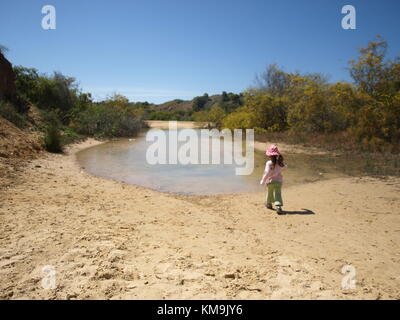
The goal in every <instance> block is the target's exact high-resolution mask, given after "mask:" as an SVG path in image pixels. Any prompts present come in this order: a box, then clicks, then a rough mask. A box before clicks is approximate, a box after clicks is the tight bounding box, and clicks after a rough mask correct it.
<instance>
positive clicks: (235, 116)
mask: <svg viewBox="0 0 400 320" xmlns="http://www.w3.org/2000/svg"><path fill="white" fill-rule="evenodd" d="M387 47H388V44H387V43H386V41H384V40H383V39H381V38H379V37H378V38H377V39H376V40H375V41H372V42H370V43H369V44H368V46H367V47H365V48H361V49H360V50H359V56H358V58H357V59H355V60H354V61H350V63H349V65H348V70H349V73H350V76H351V78H352V80H353V81H352V82H344V81H340V82H335V83H332V82H330V81H329V78H328V77H327V76H325V75H323V74H321V73H306V74H303V73H300V72H294V73H292V72H286V71H284V69H282V68H280V67H278V66H277V65H276V64H272V65H270V66H268V67H267V69H266V71H265V72H263V73H261V74H260V75H259V76H258V77H257V79H256V85H254V86H253V87H251V88H249V89H248V90H246V91H245V92H241V93H231V92H222V93H221V94H217V95H208V94H207V93H205V94H204V95H201V96H198V97H195V98H194V99H192V100H180V99H175V100H172V101H168V102H165V103H162V104H159V105H155V104H151V103H149V102H131V101H129V100H128V99H127V98H126V97H124V96H122V95H119V94H114V95H112V96H110V97H108V98H107V99H105V100H103V101H94V100H93V99H92V96H91V94H90V93H86V92H83V91H82V90H81V89H80V88H79V86H78V84H77V82H76V80H75V79H74V78H72V77H68V76H65V75H63V74H61V73H59V72H54V73H53V74H50V75H49V74H42V73H40V72H39V71H38V70H36V69H33V68H26V67H23V66H14V67H13V66H12V65H11V63H10V62H8V60H7V59H6V58H5V57H4V54H3V53H4V52H6V48H4V47H2V48H1V51H2V53H0V62H1V63H0V116H1V117H3V118H4V119H7V120H8V121H10V122H12V123H13V124H14V125H15V126H17V127H18V128H20V129H29V130H30V131H35V132H37V133H38V136H39V137H40V139H41V143H42V144H43V146H44V147H45V148H46V149H47V150H48V151H53V152H61V151H62V146H63V145H64V144H66V143H69V142H71V141H76V140H78V139H82V138H85V137H96V138H110V137H123V136H134V135H136V134H137V133H138V131H139V130H140V129H141V128H143V127H145V122H144V120H178V121H179V120H184V121H201V122H211V123H213V124H214V125H215V126H216V127H218V128H229V129H235V128H243V129H249V128H251V129H255V131H256V134H257V137H258V138H259V139H266V136H268V138H269V139H271V138H273V139H275V140H279V139H281V140H284V141H287V142H291V143H302V144H309V145H310V144H312V145H316V146H322V147H324V148H326V149H337V148H339V149H342V150H349V151H355V150H357V151H368V152H371V151H372V152H383V151H384V152H386V153H398V152H399V151H400V143H399V140H400V57H396V58H394V59H388V58H387V57H386V51H387Z"/></svg>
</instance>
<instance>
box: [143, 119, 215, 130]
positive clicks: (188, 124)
mask: <svg viewBox="0 0 400 320" xmlns="http://www.w3.org/2000/svg"><path fill="white" fill-rule="evenodd" d="M145 122H146V124H147V125H148V126H149V127H150V128H157V129H168V128H169V121H163V120H147V121H145ZM207 126H208V122H195V121H177V128H178V129H193V128H207Z"/></svg>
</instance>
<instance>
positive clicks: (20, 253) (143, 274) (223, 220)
mask: <svg viewBox="0 0 400 320" xmlns="http://www.w3.org/2000/svg"><path fill="white" fill-rule="evenodd" d="M96 143H99V142H97V141H94V140H88V141H86V142H84V143H81V144H79V145H74V146H72V147H71V148H70V149H69V151H68V153H67V154H66V155H49V154H47V155H44V156H43V157H42V158H40V159H36V160H32V161H31V162H30V163H29V164H28V165H27V166H26V168H25V169H24V171H23V175H22V176H21V179H20V180H21V181H20V182H19V183H18V184H15V185H14V186H12V187H10V188H8V189H6V190H4V191H1V193H0V199H1V200H0V274H1V276H0V279H1V280H0V297H1V298H2V299H24V298H33V299H136V298H140V299H162V298H166V299H184V298H187V299H194V298H196V299H204V298H221V299H225V298H227V299H239V298H240V299H241V298H244V299H247V298H249V299H250V298H251V299H308V298H312V299H314V298H315V299H356V298H360V299H399V298H400V274H399V270H400V264H399V262H400V250H399V246H400V192H399V191H400V180H399V179H398V178H386V179H373V178H341V179H334V180H327V181H323V182H317V183H309V184H304V185H301V186H295V187H291V188H286V189H284V197H285V201H286V205H285V209H286V210H288V211H289V214H286V215H283V216H278V215H276V214H275V212H274V211H270V210H267V209H265V207H264V206H263V200H264V194H263V192H262V190H260V193H253V194H240V195H223V196H211V197H209V196H201V197H200V196H199V197H197V196H194V197H193V196H191V197H186V196H179V195H171V194H164V193H160V192H157V191H153V190H150V189H146V188H143V187H139V186H133V185H127V184H123V183H120V182H115V181H110V180H104V179H101V178H98V177H94V176H91V175H89V174H87V173H85V172H83V171H82V170H81V169H80V168H79V166H78V165H77V163H76V160H75V152H76V151H77V150H79V149H82V148H85V147H88V146H90V145H94V144H96ZM306 209H307V210H306ZM46 265H51V266H53V267H54V268H55V271H56V288H55V289H47V290H45V289H43V288H42V278H43V276H44V273H43V271H42V268H43V266H46ZM344 265H351V266H353V267H354V268H355V271H356V275H355V276H356V281H357V283H356V288H355V289H353V290H343V289H342V286H341V283H342V279H343V277H344V275H343V274H342V273H341V270H342V268H343V266H344Z"/></svg>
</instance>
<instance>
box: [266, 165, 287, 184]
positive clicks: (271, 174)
mask: <svg viewBox="0 0 400 320" xmlns="http://www.w3.org/2000/svg"><path fill="white" fill-rule="evenodd" d="M286 168H287V166H286V165H285V166H283V167H281V166H280V165H278V164H276V165H275V166H274V164H273V163H272V161H271V160H268V161H267V163H266V164H265V171H264V175H263V177H262V178H261V181H260V184H265V183H270V182H272V181H277V182H283V177H282V173H281V172H282V171H283V170H285V169H286Z"/></svg>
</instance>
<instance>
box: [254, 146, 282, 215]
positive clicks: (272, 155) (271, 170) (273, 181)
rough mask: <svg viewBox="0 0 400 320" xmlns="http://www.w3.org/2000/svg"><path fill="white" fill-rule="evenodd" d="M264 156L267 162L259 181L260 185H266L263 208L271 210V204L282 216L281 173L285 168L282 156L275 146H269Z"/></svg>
mask: <svg viewBox="0 0 400 320" xmlns="http://www.w3.org/2000/svg"><path fill="white" fill-rule="evenodd" d="M266 155H267V156H268V157H269V160H268V161H267V163H266V164H265V171H264V175H263V177H262V179H261V181H260V184H265V183H266V184H267V197H266V200H267V201H266V202H265V206H266V207H267V208H268V209H272V204H274V205H275V209H276V212H277V213H278V214H282V213H283V212H282V206H283V201H282V192H281V190H282V182H283V177H282V173H281V172H282V171H283V170H284V169H286V168H287V166H286V165H285V164H284V163H283V156H282V155H281V153H280V152H279V150H278V147H277V146H275V145H272V146H270V147H269V148H268V149H267V151H266Z"/></svg>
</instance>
